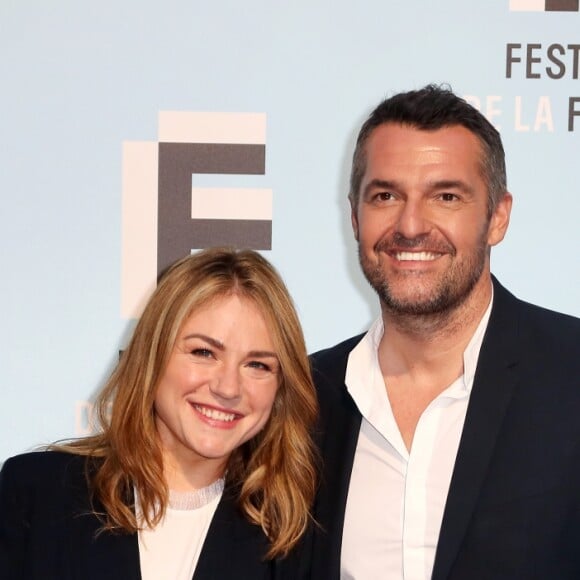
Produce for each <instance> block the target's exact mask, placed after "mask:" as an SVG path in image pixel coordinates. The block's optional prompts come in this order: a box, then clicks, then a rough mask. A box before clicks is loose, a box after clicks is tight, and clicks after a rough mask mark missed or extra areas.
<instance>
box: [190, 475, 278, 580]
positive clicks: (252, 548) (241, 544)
mask: <svg viewBox="0 0 580 580" xmlns="http://www.w3.org/2000/svg"><path fill="white" fill-rule="evenodd" d="M236 497H237V493H236V492H235V490H234V489H232V488H229V487H226V489H225V490H224V494H223V496H222V499H221V500H220V503H219V504H218V506H217V508H216V511H215V514H214V516H213V518H212V521H211V524H210V526H209V529H208V532H207V536H206V538H205V541H204V544H203V547H202V550H201V554H200V556H199V560H198V563H197V566H196V568H195V572H194V574H193V580H215V579H216V578H235V577H247V578H255V579H256V580H260V579H261V578H270V577H273V569H274V566H275V563H274V562H272V561H265V560H264V555H265V554H266V552H267V550H268V541H267V539H266V536H265V535H264V533H263V531H262V529H261V528H260V526H257V525H254V524H250V523H249V522H248V521H247V520H246V519H245V517H244V516H243V515H242V514H241V512H240V511H239V510H238V507H237V505H236V499H235V498H236Z"/></svg>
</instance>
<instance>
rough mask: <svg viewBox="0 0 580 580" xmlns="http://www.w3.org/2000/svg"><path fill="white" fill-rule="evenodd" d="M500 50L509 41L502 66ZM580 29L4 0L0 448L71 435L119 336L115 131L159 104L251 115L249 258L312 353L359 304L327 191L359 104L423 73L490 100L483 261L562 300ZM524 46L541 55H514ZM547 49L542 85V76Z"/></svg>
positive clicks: (501, 4)
mask: <svg viewBox="0 0 580 580" xmlns="http://www.w3.org/2000/svg"><path fill="white" fill-rule="evenodd" d="M508 43H512V44H521V45H522V48H521V49H519V50H517V51H515V52H513V53H512V54H514V55H517V56H518V57H520V58H521V62H514V63H513V68H512V77H511V78H506V45H507V44H508ZM579 43H580V13H579V12H566V13H547V12H534V13H528V12H511V11H510V9H509V1H508V0H495V1H494V2H480V3H472V2H467V3H466V2H463V1H460V0H441V1H439V2H436V3H432V2H422V1H417V0H410V1H409V0H406V1H395V0H391V1H384V0H377V1H374V0H361V1H360V2H358V3H353V2H346V1H341V0H339V1H338V2H322V1H312V0H309V1H308V2H307V1H304V0H294V2H292V3H282V2H275V1H272V0H269V1H266V0H264V1H262V0H246V1H245V2H239V1H224V0H214V1H213V2H201V1H198V0H187V1H185V0H173V1H171V0H168V1H166V2H154V1H151V0H140V1H139V2H137V1H133V0H115V1H114V2H113V1H111V0H102V1H101V2H98V3H96V2H86V1H82V0H80V1H79V0H74V1H72V0H71V1H65V0H55V1H54V2H45V1H44V0H2V1H1V3H0V83H1V90H0V143H1V145H0V147H1V150H0V154H1V155H0V196H1V202H2V203H1V206H0V207H1V210H0V212H1V213H0V215H1V216H2V228H0V247H1V250H0V251H1V255H2V261H1V271H0V272H1V276H2V284H1V290H0V292H1V294H0V298H1V299H0V307H1V309H2V312H1V318H0V320H1V328H2V330H1V333H0V341H1V342H0V371H1V376H2V383H1V393H2V404H1V405H0V430H1V431H0V432H1V434H2V437H1V438H0V461H1V460H3V459H5V458H6V457H7V456H9V455H12V454H14V453H17V452H20V451H23V450H25V449H29V448H31V447H32V446H34V445H37V444H41V443H47V442H50V441H53V440H55V439H58V438H62V437H68V436H73V435H75V434H80V433H81V432H82V429H83V426H84V425H85V423H86V421H85V420H86V409H85V408H84V407H83V403H82V401H85V400H87V399H89V398H90V397H91V396H92V395H93V394H94V392H95V391H96V390H97V388H98V387H99V386H100V385H101V384H102V383H103V380H104V379H105V377H106V376H107V375H108V373H109V372H110V370H111V368H112V365H113V364H114V361H115V360H116V357H117V353H118V350H119V348H122V347H123V346H124V344H125V341H126V338H127V336H128V334H129V332H130V330H131V328H132V323H131V322H130V321H126V320H123V319H122V318H121V315H120V293H121V290H120V287H121V233H122V232H121V175H122V155H121V153H122V142H123V141H127V140H129V141H138V140H148V141H155V140H156V139H157V119H158V113H159V111H162V110H169V111H226V112H259V113H266V115H267V138H266V142H267V145H266V174H265V175H264V176H260V177H255V178H249V177H244V178H243V183H242V180H240V183H241V184H242V185H246V186H249V187H269V188H272V189H273V194H274V210H273V241H272V243H273V248H272V251H269V252H265V255H266V256H267V257H269V258H270V259H271V260H272V261H273V262H274V264H275V265H276V266H277V267H278V269H279V270H280V271H281V273H282V274H283V276H284V278H285V280H286V282H287V284H288V286H289V288H290V290H291V292H292V294H293V296H294V298H295V301H296V304H297V307H298V309H299V312H300V315H301V318H302V321H303V325H304V330H305V334H306V337H307V342H308V346H309V348H310V349H311V350H314V349H318V348H321V347H324V346H327V345H330V344H333V343H335V342H338V341H339V340H340V339H342V338H345V337H347V336H350V335H352V334H354V333H357V332H359V331H362V330H363V329H365V328H366V327H367V325H368V324H369V323H370V321H371V320H372V318H373V317H374V316H375V314H376V300H375V298H374V296H373V295H372V293H371V292H370V290H368V289H367V286H366V283H365V282H363V280H362V276H361V275H360V274H359V268H358V264H357V260H356V252H355V245H354V243H353V240H352V235H351V232H350V225H349V218H348V208H347V203H346V199H345V194H346V189H347V175H348V165H349V158H350V155H351V149H352V143H353V139H354V135H355V133H356V131H357V129H358V126H359V125H360V123H361V122H362V120H363V119H364V117H365V116H366V115H367V114H368V112H369V111H370V110H371V108H372V107H373V106H374V105H375V104H376V103H377V102H378V101H379V100H380V99H382V98H383V97H385V96H387V95H388V94H391V93H393V92H396V91H399V90H406V89H410V88H416V87H419V86H422V85H424V84H426V83H428V82H448V83H450V84H451V86H452V88H453V89H454V90H455V91H456V92H458V93H460V94H462V95H471V96H475V97H477V98H478V99H479V100H480V101H481V103H482V104H483V107H484V108H485V107H487V105H486V103H487V102H488V101H489V103H490V104H491V105H492V108H493V109H495V110H496V114H495V116H494V118H493V121H494V122H495V123H497V124H498V125H499V126H500V128H501V131H502V135H503V138H504V143H505V146H506V150H507V160H508V179H509V187H510V189H511V191H512V192H513V194H514V198H515V205H514V210H513V214H512V224H511V227H510V231H509V233H508V236H507V239H506V240H505V241H504V243H503V244H502V245H501V246H500V247H499V248H497V249H496V250H495V251H494V253H493V256H492V269H493V270H494V272H495V273H496V274H497V275H498V276H499V278H500V279H501V280H502V281H503V282H504V284H505V285H507V286H508V287H509V288H510V289H511V290H512V291H514V292H515V293H516V294H518V295H519V296H520V297H522V298H524V299H528V300H530V301H533V302H537V303H541V304H543V305H545V306H548V307H551V308H554V309H557V310H561V311H564V312H568V313H571V314H574V315H580V297H579V291H578V288H579V286H580V263H579V259H578V248H579V247H580V228H578V226H577V222H578V215H579V213H580V196H579V195H578V193H579V187H578V181H579V174H578V171H579V164H580V116H579V117H576V118H575V120H576V127H575V131H573V132H569V131H568V105H569V98H570V97H580V82H579V80H578V58H577V57H578V53H577V52H576V60H574V49H568V48H567V47H568V46H569V45H574V44H576V45H578V44H579ZM530 44H539V45H541V48H540V49H538V48H532V49H531V53H530V54H531V57H532V58H533V59H534V60H532V61H530V62H526V50H527V49H526V46H527V45H530ZM553 44H560V45H562V46H563V47H564V48H565V52H564V54H562V55H560V57H559V58H560V60H561V62H562V63H563V66H564V67H565V72H564V74H563V75H562V78H560V79H552V78H550V77H549V76H548V74H547V72H546V68H548V67H552V69H551V70H556V69H555V64H554V63H553V62H550V61H549V60H548V56H547V48H548V46H549V45H553ZM535 59H539V61H538V60H535ZM574 63H575V69H574ZM526 68H529V71H528V73H530V74H532V75H539V78H526ZM558 71H560V72H562V67H560V68H558ZM488 97H495V98H491V99H488ZM518 97H521V101H520V105H519V106H518V105H517V104H516V103H517V100H518ZM543 97H545V99H544V100H542V98H543ZM546 99H547V100H548V102H549V105H550V112H551V120H552V126H551V127H550V123H549V122H548V121H546V116H545V114H546V111H545V109H544V110H543V111H540V113H541V114H544V117H542V116H541V115H540V118H539V120H540V125H539V126H538V127H537V129H538V130H534V123H535V122H536V116H537V107H538V103H544V105H545V103H546ZM577 109H579V110H580V104H579V105H578V106H577ZM542 119H543V121H544V122H543V123H542ZM525 127H528V129H529V130H524V129H525ZM549 129H552V130H549ZM220 183H221V182H220ZM228 183H230V184H232V185H236V184H237V181H236V179H235V178H233V177H232V178H229V181H228V182H226V180H225V179H224V180H223V184H224V185H226V184H228ZM248 184H249V185H248ZM579 354H580V353H579ZM79 409H80V410H81V411H79Z"/></svg>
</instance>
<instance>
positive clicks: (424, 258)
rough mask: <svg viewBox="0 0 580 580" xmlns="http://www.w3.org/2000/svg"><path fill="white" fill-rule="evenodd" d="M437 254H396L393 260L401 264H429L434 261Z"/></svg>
mask: <svg viewBox="0 0 580 580" xmlns="http://www.w3.org/2000/svg"><path fill="white" fill-rule="evenodd" d="M438 257H439V254H433V253H431V252H397V253H396V254H395V258H397V260H399V261H401V262H406V261H409V260H410V261H415V262H430V261H432V260H436V259H437V258H438Z"/></svg>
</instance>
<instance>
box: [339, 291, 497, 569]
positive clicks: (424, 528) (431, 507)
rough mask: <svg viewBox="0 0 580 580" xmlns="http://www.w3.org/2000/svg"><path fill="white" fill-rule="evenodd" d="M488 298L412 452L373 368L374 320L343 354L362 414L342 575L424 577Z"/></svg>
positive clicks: (378, 333)
mask: <svg viewBox="0 0 580 580" xmlns="http://www.w3.org/2000/svg"><path fill="white" fill-rule="evenodd" d="M490 312H491V302H490V305H489V306H488V308H487V310H486V312H485V314H484V316H483V318H482V319H481V321H480V323H479V325H478V327H477V329H476V331H475V333H474V335H473V337H472V338H471V340H470V342H469V344H468V346H467V348H466V349H465V352H464V354H463V368H464V372H463V375H462V376H461V377H459V378H458V379H457V380H456V381H454V382H453V383H452V384H451V385H449V387H448V388H447V389H446V390H445V391H443V392H442V393H441V394H440V395H439V396H437V397H436V398H435V399H434V400H433V401H432V402H431V403H430V404H429V405H428V407H427V408H426V409H425V411H424V412H423V414H422V415H421V417H420V418H419V421H418V423H417V427H416V430H415V434H414V437H413V444H412V447H411V451H410V452H409V451H407V448H406V446H405V444H404V442H403V438H402V436H401V433H400V431H399V428H398V426H397V423H396V421H395V418H394V416H393V411H392V408H391V404H390V402H389V397H388V395H387V390H386V388H385V382H384V379H383V375H382V372H381V369H380V366H379V360H378V345H379V342H380V340H381V337H382V335H383V323H382V320H381V319H378V320H377V321H376V322H375V323H374V324H373V326H372V327H371V328H370V330H369V331H368V333H367V334H366V335H365V337H364V338H363V339H362V341H361V342H360V343H359V344H358V345H357V346H356V347H355V348H354V349H353V351H352V352H351V353H350V355H349V358H348V364H347V369H346V379H345V382H346V386H347V388H348V391H349V393H350V394H351V396H352V398H353V399H354V401H355V403H356V405H357V407H358V409H359V411H360V413H361V414H362V416H363V419H362V423H361V428H360V433H359V439H358V443H357V448H356V453H355V458H354V464H353V469H352V477H351V481H350V487H349V491H348V499H347V504H346V513H345V522H344V529H343V536H342V552H341V578H342V579H343V580H375V579H382V578H385V579H387V580H399V579H400V580H428V579H429V578H431V573H432V570H433V563H434V560H435V550H436V548H437V541H438V538H439V530H440V528H441V520H442V518H443V510H444V508H445V501H446V499H447V492H448V491H449V483H450V481H451V474H452V472H453V466H454V464H455V457H456V455H457V449H458V447H459V440H460V438H461V431H462V429H463V423H464V421H465V415H466V412H467V404H468V402H469V395H470V392H471V388H472V386H473V379H474V375H475V369H476V366H477V359H478V357H479V351H480V349H481V343H482V341H483V335H484V334H485V329H486V328H487V323H488V320H489V315H490Z"/></svg>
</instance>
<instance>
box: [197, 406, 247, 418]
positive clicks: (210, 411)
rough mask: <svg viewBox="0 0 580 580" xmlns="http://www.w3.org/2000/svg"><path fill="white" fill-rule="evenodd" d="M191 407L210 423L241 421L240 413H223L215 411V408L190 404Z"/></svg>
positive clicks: (219, 410)
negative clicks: (209, 420) (210, 421)
mask: <svg viewBox="0 0 580 580" xmlns="http://www.w3.org/2000/svg"><path fill="white" fill-rule="evenodd" d="M191 405H192V407H193V408H194V409H195V410H196V411H197V412H198V413H199V414H200V415H203V416H204V417H207V418H208V419H211V420H212V421H223V422H225V423H231V422H233V421H235V420H236V419H241V418H242V417H243V415H242V414H241V413H234V412H232V411H223V410H221V409H216V408H215V407H207V406H205V405H201V404H199V403H191Z"/></svg>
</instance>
